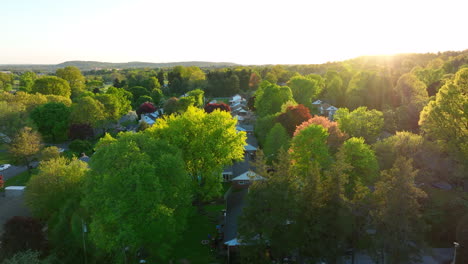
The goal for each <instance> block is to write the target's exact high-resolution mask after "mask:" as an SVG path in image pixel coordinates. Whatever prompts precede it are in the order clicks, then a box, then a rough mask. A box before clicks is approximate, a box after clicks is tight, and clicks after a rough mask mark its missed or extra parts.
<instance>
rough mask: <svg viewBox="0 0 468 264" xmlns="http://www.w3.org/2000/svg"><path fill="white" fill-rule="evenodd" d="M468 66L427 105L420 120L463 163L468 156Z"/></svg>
mask: <svg viewBox="0 0 468 264" xmlns="http://www.w3.org/2000/svg"><path fill="white" fill-rule="evenodd" d="M467 112H468V68H464V69H461V70H459V71H458V72H457V74H456V75H455V81H454V82H451V83H447V84H446V85H444V86H443V87H442V88H440V90H439V92H438V93H437V95H436V98H435V100H434V101H431V102H429V104H428V105H427V106H426V107H424V109H423V111H422V112H421V119H420V121H419V124H420V125H421V129H422V131H423V133H424V135H426V136H427V137H428V138H430V139H434V140H442V141H443V142H444V143H445V144H447V146H449V148H450V150H451V151H453V152H454V154H455V156H456V157H457V158H458V160H459V161H460V162H461V163H465V164H466V161H467V160H468V141H467V138H468V115H467Z"/></svg>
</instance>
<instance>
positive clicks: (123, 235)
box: [82, 133, 192, 261]
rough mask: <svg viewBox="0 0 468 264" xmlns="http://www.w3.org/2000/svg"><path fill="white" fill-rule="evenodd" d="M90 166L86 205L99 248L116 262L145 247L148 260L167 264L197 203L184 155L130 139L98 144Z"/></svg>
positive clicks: (139, 137)
mask: <svg viewBox="0 0 468 264" xmlns="http://www.w3.org/2000/svg"><path fill="white" fill-rule="evenodd" d="M129 157H131V158H129ZM90 166H91V173H90V174H89V175H88V176H87V177H86V180H85V188H84V197H83V201H82V205H83V206H84V208H85V209H86V210H87V211H88V212H89V213H90V215H92V218H91V222H90V230H91V232H90V233H89V236H90V238H91V240H92V241H93V242H94V244H95V245H96V246H97V247H98V248H99V249H100V250H102V252H106V253H108V254H111V255H113V256H115V258H116V259H117V258H121V256H122V255H121V254H122V253H121V252H122V249H123V248H125V247H128V254H130V255H135V254H136V252H137V251H138V250H139V249H140V248H141V247H144V248H145V250H146V251H147V252H148V253H149V259H152V260H153V261H156V260H159V261H162V260H167V257H168V256H169V255H170V253H171V251H172V250H173V248H172V246H173V245H174V243H175V242H176V241H178V240H179V239H181V237H180V233H181V232H182V231H183V230H184V229H185V226H186V221H187V216H188V213H189V209H190V206H191V202H192V191H191V185H190V181H191V180H190V178H189V177H188V176H187V173H186V172H185V170H184V162H183V159H182V155H181V152H180V151H179V150H178V149H177V148H176V147H174V146H171V145H169V144H167V143H166V142H164V141H162V140H159V139H155V138H151V137H148V135H146V134H142V133H138V134H132V133H126V134H120V136H119V138H117V139H116V140H112V141H107V142H106V143H104V144H99V147H98V148H97V151H96V153H95V154H94V155H93V158H92V159H91V161H90ZM122 257H123V256H122ZM115 261H116V260H115Z"/></svg>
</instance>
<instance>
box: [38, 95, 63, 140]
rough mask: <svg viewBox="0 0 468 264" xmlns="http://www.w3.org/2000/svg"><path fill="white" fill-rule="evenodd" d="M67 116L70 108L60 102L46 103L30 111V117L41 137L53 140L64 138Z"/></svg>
mask: <svg viewBox="0 0 468 264" xmlns="http://www.w3.org/2000/svg"><path fill="white" fill-rule="evenodd" d="M69 116H70V108H69V107H67V106H66V105H64V104H62V103H47V104H44V105H42V106H39V107H37V108H35V109H34V110H33V111H32V112H31V119H32V120H34V123H35V124H36V126H37V128H38V130H39V132H40V133H41V134H42V136H43V138H45V139H50V140H52V141H53V142H55V141H57V140H63V139H65V138H66V133H67V128H68V118H69Z"/></svg>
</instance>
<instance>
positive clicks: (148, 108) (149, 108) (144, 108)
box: [137, 102, 156, 115]
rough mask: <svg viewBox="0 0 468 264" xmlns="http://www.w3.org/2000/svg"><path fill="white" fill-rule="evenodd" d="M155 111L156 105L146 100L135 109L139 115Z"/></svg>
mask: <svg viewBox="0 0 468 264" xmlns="http://www.w3.org/2000/svg"><path fill="white" fill-rule="evenodd" d="M155 111H156V107H155V106H154V105H153V104H152V103H150V102H146V103H142V104H141V105H140V107H139V108H138V110H137V114H138V115H141V114H147V113H153V112H155Z"/></svg>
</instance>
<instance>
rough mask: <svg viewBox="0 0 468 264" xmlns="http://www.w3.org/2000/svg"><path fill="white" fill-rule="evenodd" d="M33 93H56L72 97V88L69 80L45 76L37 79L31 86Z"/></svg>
mask: <svg viewBox="0 0 468 264" xmlns="http://www.w3.org/2000/svg"><path fill="white" fill-rule="evenodd" d="M31 90H32V92H33V93H41V94H54V95H61V96H65V97H70V95H71V88H70V85H69V84H68V82H67V81H65V80H64V79H62V78H58V77H55V76H45V77H41V78H39V79H37V80H36V81H35V82H34V85H33V86H32V88H31Z"/></svg>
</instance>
